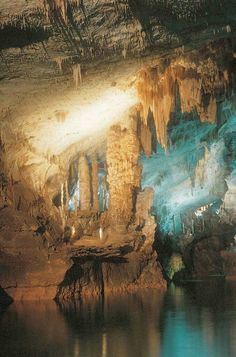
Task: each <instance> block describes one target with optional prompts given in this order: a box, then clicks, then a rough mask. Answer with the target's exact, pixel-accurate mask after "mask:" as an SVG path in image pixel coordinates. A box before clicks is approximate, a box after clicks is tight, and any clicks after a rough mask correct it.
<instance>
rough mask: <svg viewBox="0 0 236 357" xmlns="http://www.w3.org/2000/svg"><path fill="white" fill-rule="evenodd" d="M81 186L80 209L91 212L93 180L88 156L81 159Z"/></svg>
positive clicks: (79, 170) (79, 169) (79, 168)
mask: <svg viewBox="0 0 236 357" xmlns="http://www.w3.org/2000/svg"><path fill="white" fill-rule="evenodd" d="M78 173H79V184H80V209H81V210H89V209H90V208H91V180H90V170H89V164H88V160H87V158H86V156H84V155H82V156H80V158H79V167H78Z"/></svg>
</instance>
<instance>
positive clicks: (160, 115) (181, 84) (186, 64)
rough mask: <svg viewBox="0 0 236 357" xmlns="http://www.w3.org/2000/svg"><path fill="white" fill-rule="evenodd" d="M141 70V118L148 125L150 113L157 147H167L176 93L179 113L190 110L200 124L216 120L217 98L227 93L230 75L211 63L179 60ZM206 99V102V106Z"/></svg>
mask: <svg viewBox="0 0 236 357" xmlns="http://www.w3.org/2000/svg"><path fill="white" fill-rule="evenodd" d="M162 67H163V65H162V64H161V63H160V64H159V65H158V66H156V67H152V68H148V69H142V70H140V72H139V74H138V81H137V90H138V94H139V97H140V99H141V103H142V111H141V113H140V114H141V117H142V120H143V123H144V124H147V118H148V113H149V110H150V111H151V112H152V114H153V117H154V122H155V126H156V133H157V139H158V141H159V143H160V144H161V145H162V146H163V147H164V148H166V147H167V141H168V138H167V127H168V124H169V122H170V119H171V115H172V114H174V112H175V109H176V90H177V89H178V90H179V98H180V105H181V111H182V113H190V112H192V111H193V110H194V111H196V112H197V113H198V115H199V118H200V120H201V121H202V122H209V123H215V122H216V120H217V95H218V93H227V89H228V84H229V73H228V72H227V71H226V70H222V69H219V68H218V66H217V64H216V62H214V60H212V59H209V58H208V59H207V60H204V61H202V62H201V61H200V63H199V64H197V63H195V62H191V61H188V60H186V59H185V58H184V57H180V58H179V59H177V60H173V61H172V62H171V63H170V64H169V65H166V67H165V69H164V70H163V68H162ZM207 98H209V100H208V103H207V104H206V102H207Z"/></svg>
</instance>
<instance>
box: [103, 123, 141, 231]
mask: <svg viewBox="0 0 236 357" xmlns="http://www.w3.org/2000/svg"><path fill="white" fill-rule="evenodd" d="M139 152H140V145H139V140H138V137H137V127H136V121H135V120H134V119H131V120H130V124H129V127H126V128H124V129H122V128H121V126H120V125H115V126H113V127H112V128H111V129H110V132H109V135H108V141H107V165H108V177H107V181H108V183H109V194H110V200H109V202H110V203H109V219H110V224H111V226H112V227H113V229H115V230H116V231H122V232H124V231H125V230H126V228H127V226H128V224H129V223H130V221H131V218H132V216H133V213H134V212H133V210H134V197H135V189H136V188H138V187H139V186H140V176H141V169H140V167H139V165H138V158H139Z"/></svg>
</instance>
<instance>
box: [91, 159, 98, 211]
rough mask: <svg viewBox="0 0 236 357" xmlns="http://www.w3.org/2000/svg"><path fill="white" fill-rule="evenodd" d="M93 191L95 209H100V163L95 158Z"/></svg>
mask: <svg viewBox="0 0 236 357" xmlns="http://www.w3.org/2000/svg"><path fill="white" fill-rule="evenodd" d="M92 190H93V209H95V210H97V211H98V209H99V201H98V162H97V159H96V158H94V159H93V161H92Z"/></svg>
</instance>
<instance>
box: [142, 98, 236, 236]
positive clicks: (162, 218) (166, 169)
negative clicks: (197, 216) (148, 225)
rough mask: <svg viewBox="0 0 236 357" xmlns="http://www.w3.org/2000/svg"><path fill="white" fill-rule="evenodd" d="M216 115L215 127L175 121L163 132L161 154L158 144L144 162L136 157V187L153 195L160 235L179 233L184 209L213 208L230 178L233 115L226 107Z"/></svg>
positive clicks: (233, 171)
mask: <svg viewBox="0 0 236 357" xmlns="http://www.w3.org/2000/svg"><path fill="white" fill-rule="evenodd" d="M221 112H222V113H221V118H222V122H223V124H221V126H220V127H219V128H217V126H216V125H215V124H209V123H201V122H200V121H199V120H194V119H191V120H186V119H185V120H184V119H183V118H180V120H179V121H178V124H174V125H173V126H172V127H171V130H169V148H168V150H167V151H164V149H163V148H162V147H161V146H160V145H158V146H157V151H156V153H153V155H152V156H151V157H150V158H146V157H145V156H144V155H142V156H141V164H142V165H143V172H142V188H145V187H152V188H153V189H154V191H155V194H154V201H153V214H155V215H156V216H157V220H158V223H159V228H160V231H161V232H162V233H164V234H167V233H171V234H174V235H178V234H180V233H181V232H182V219H181V217H182V215H183V214H185V213H186V212H188V211H192V212H194V211H195V210H197V208H199V207H202V206H204V205H209V206H211V210H213V209H215V211H216V210H217V209H219V205H220V203H221V200H222V199H223V198H224V195H225V193H226V191H227V184H226V182H227V179H228V182H229V180H230V182H231V181H232V180H233V181H234V180H236V161H235V157H236V112H235V111H234V110H233V109H232V106H231V105H230V103H225V104H224V105H223V106H222V108H221ZM228 182H227V183H228ZM216 213H217V212H216Z"/></svg>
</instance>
